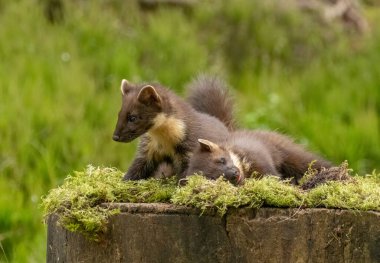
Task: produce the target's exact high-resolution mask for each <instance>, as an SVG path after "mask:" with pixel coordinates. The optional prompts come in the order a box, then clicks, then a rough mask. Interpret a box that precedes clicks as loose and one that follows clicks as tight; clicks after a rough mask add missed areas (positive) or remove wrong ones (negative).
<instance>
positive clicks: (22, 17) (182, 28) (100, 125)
mask: <svg viewBox="0 0 380 263" xmlns="http://www.w3.org/2000/svg"><path fill="white" fill-rule="evenodd" d="M51 2H54V1H49V0H39V1H38V0H15V1H6V0H0V192H1V194H0V261H4V262H6V261H9V262H43V261H44V260H45V253H46V248H45V247H46V230H45V226H44V225H43V219H42V215H41V214H42V212H41V209H40V208H39V204H40V200H41V199H40V198H41V196H42V195H46V193H47V192H48V190H49V189H51V188H53V187H56V186H58V185H60V184H61V183H62V182H63V179H64V178H65V176H66V175H67V174H69V173H71V172H72V171H73V170H82V169H83V168H84V167H85V166H86V165H87V164H93V165H96V166H98V165H104V166H112V167H117V168H119V169H121V170H126V169H127V168H128V165H129V163H130V161H131V159H132V158H133V155H134V152H135V146H136V143H132V144H121V143H116V142H113V141H112V139H111V137H112V133H113V129H114V126H115V123H116V119H117V112H118V110H119V107H120V101H121V99H120V90H119V86H120V81H121V79H122V78H127V79H128V80H130V81H134V82H139V81H159V82H161V83H162V84H163V85H166V86H168V87H170V88H172V89H174V90H175V91H176V92H178V93H180V94H185V89H184V87H185V85H186V83H188V82H189V81H191V79H192V78H193V77H195V76H197V75H198V74H199V73H212V74H217V75H220V76H222V77H223V78H225V79H226V80H227V81H228V83H229V84H230V85H231V89H232V90H233V94H234V95H235V97H236V104H237V112H238V114H237V117H238V119H239V122H240V124H241V126H242V127H245V128H252V129H254V128H267V129H272V130H277V131H280V132H283V133H286V134H289V135H291V136H293V137H294V138H295V139H296V141H297V142H300V143H302V144H305V145H307V147H309V148H310V149H312V150H313V151H315V152H317V153H319V154H321V155H323V156H325V157H326V158H327V159H330V160H332V161H333V162H335V163H337V164H338V163H341V162H342V161H344V160H348V161H349V163H350V166H351V167H352V168H353V169H354V173H359V174H366V173H371V172H372V171H373V170H374V169H379V168H380V165H379V163H380V162H379V161H380V132H379V130H380V127H379V126H380V120H379V115H380V28H379V27H378V26H377V27H376V25H378V24H379V22H380V9H379V7H378V6H376V5H374V4H375V3H376V2H375V1H367V3H366V5H364V6H363V12H364V15H365V17H366V18H367V19H368V21H369V24H370V28H371V30H370V31H369V32H367V33H365V34H359V33H357V32H355V31H354V30H352V29H349V28H347V27H345V26H344V25H343V24H342V23H340V22H339V21H336V22H335V23H331V24H325V23H323V22H321V19H320V17H318V15H316V14H313V13H302V12H300V11H299V10H298V8H296V7H294V6H293V5H291V4H286V3H287V1H280V2H278V1H274V0H273V1H272V0H271V1H269V0H268V1H261V0H255V1H248V0H247V1H243V0H238V1H220V2H218V1H199V3H198V4H197V5H195V6H193V7H186V8H183V7H167V6H163V7H159V8H149V9H142V8H141V7H140V6H139V5H138V4H137V2H136V1H121V0H112V1H106V0H104V1H100V0H97V1H64V5H63V9H62V13H61V14H62V16H61V15H60V12H59V11H58V12H56V14H58V15H56V16H55V18H56V19H55V20H54V21H50V20H49V19H48V16H47V14H46V12H47V5H48V3H51ZM222 2H223V3H222ZM290 2H291V1H290V0H289V3H290ZM279 3H281V4H279ZM369 3H371V5H369Z"/></svg>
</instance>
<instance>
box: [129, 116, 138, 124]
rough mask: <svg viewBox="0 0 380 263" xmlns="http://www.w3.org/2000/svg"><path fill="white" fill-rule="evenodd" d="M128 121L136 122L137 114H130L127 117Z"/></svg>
mask: <svg viewBox="0 0 380 263" xmlns="http://www.w3.org/2000/svg"><path fill="white" fill-rule="evenodd" d="M127 120H128V122H135V121H136V120H137V116H136V115H128V117H127Z"/></svg>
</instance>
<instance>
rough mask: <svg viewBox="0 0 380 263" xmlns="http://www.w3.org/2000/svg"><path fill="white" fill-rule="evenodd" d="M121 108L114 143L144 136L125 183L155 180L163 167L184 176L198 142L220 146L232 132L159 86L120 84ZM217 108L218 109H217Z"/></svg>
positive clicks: (213, 118)
mask: <svg viewBox="0 0 380 263" xmlns="http://www.w3.org/2000/svg"><path fill="white" fill-rule="evenodd" d="M121 92H122V107H121V110H120V112H119V116H118V121H117V124H116V128H115V132H114V135H113V139H114V140H115V141H118V142H130V141H132V140H134V139H136V138H137V137H140V136H141V140H140V144H139V146H138V150H137V154H136V157H135V159H134V161H133V163H132V165H131V166H130V168H129V169H128V171H127V173H126V174H125V175H124V179H125V180H137V179H143V178H148V177H152V176H153V175H154V173H155V172H156V170H157V167H158V166H159V164H160V163H165V165H166V164H170V165H171V168H172V171H173V173H174V174H177V175H178V176H183V175H184V172H185V171H186V169H187V167H188V161H189V158H190V155H191V153H192V152H193V150H194V149H195V148H196V146H197V145H198V142H197V139H198V138H205V139H207V140H211V141H216V142H219V141H221V140H225V139H226V138H227V137H228V135H229V131H228V129H227V127H226V126H225V125H224V124H223V123H222V122H221V121H220V120H219V119H217V118H215V117H213V116H211V115H209V114H205V113H201V112H198V111H196V110H195V109H194V108H193V107H192V106H191V105H190V104H189V103H187V102H185V101H184V100H182V99H181V98H180V97H178V96H177V95H175V94H174V93H173V92H171V91H169V90H168V89H166V88H164V87H162V86H161V85H159V84H140V85H138V84H132V83H130V82H128V81H127V80H123V81H122V82H121ZM217 106H218V105H215V107H217Z"/></svg>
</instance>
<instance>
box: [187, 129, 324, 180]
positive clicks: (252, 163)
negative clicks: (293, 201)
mask: <svg viewBox="0 0 380 263" xmlns="http://www.w3.org/2000/svg"><path fill="white" fill-rule="evenodd" d="M198 143H199V146H198V148H197V150H196V151H195V152H194V154H193V156H192V158H191V159H190V162H189V168H188V170H187V171H186V176H190V175H193V174H194V173H201V174H203V175H204V176H205V177H207V178H210V179H216V178H218V177H220V176H222V175H223V176H224V177H225V178H226V179H227V180H229V181H230V182H231V183H234V184H240V183H241V182H242V181H243V180H244V178H247V177H250V176H251V175H252V174H253V173H254V172H257V173H259V174H260V175H275V176H279V177H280V178H283V179H286V178H289V179H292V181H293V182H294V183H295V184H298V183H299V180H300V179H301V177H302V176H303V175H304V173H305V172H306V171H307V169H308V167H309V165H310V163H311V162H313V161H315V162H314V164H313V168H315V169H317V170H321V168H322V167H326V168H328V167H331V164H330V163H329V162H328V161H325V160H324V159H322V158H321V157H319V156H317V155H315V154H313V153H310V152H308V151H307V150H306V149H305V148H303V147H302V146H301V145H298V144H296V143H294V142H293V141H292V140H291V139H290V138H289V137H287V136H285V135H282V134H279V133H277V132H271V131H236V132H233V133H231V135H230V136H229V137H228V139H227V140H226V141H225V142H223V143H214V142H212V141H210V140H205V139H199V140H198Z"/></svg>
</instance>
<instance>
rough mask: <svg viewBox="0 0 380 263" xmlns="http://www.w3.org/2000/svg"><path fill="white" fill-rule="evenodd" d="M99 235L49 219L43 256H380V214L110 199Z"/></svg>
mask: <svg viewBox="0 0 380 263" xmlns="http://www.w3.org/2000/svg"><path fill="white" fill-rule="evenodd" d="M112 206H117V207H119V208H120V209H121V214H119V215H115V216H113V217H112V218H111V219H110V223H109V226H108V232H107V233H106V234H105V235H104V236H103V238H102V241H101V242H94V241H89V240H87V239H86V238H85V237H84V236H82V235H81V234H78V233H71V232H69V231H67V230H65V229H64V228H62V227H60V226H58V225H57V217H56V216H54V215H53V216H51V217H50V218H49V219H48V244H47V262H149V263H150V262H271V263H272V262H313V263H314V262H334V263H339V262H342V263H343V262H344V263H346V262H355V263H356V262H380V213H378V212H358V211H347V210H335V209H281V208H260V209H249V208H242V209H236V210H231V211H229V212H228V214H227V215H225V216H224V217H220V216H218V215H215V214H213V213H208V214H204V215H202V216H199V211H198V210H196V209H192V208H186V207H181V206H174V205H168V204H112Z"/></svg>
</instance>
